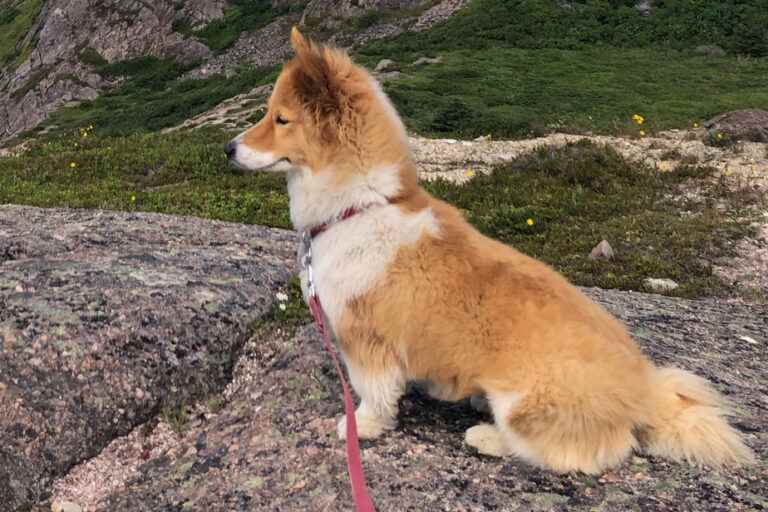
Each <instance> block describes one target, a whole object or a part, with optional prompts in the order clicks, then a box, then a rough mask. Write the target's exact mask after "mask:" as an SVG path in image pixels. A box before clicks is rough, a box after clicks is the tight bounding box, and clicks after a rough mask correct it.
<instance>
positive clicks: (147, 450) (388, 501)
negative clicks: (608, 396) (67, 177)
mask: <svg viewBox="0 0 768 512" xmlns="http://www.w3.org/2000/svg"><path fill="white" fill-rule="evenodd" d="M294 241H295V237H294V235H293V234H292V233H290V232H285V231H280V230H273V229H265V228H259V227H254V226H241V225H234V224H227V223H222V222H212V221H205V220H199V219H194V218H181V217H172V216H166V215H156V214H143V213H142V214H140V213H112V212H98V211H71V210H42V209H35V208H26V207H11V206H5V207H0V347H1V348H2V350H0V410H2V411H3V414H2V415H0V500H2V501H0V502H2V503H3V505H4V506H5V507H6V508H4V509H3V510H9V511H14V512H15V511H22V510H30V509H31V510H34V511H36V512H38V511H39V512H42V511H48V510H51V505H52V504H53V502H54V500H55V501H56V502H57V504H58V505H61V504H63V503H66V504H67V505H68V506H70V505H71V506H72V507H77V508H76V509H80V510H83V511H84V512H89V511H103V510H110V511H112V512H122V511H126V512H128V511H131V512H135V511H141V512H156V511H161V510H206V511H213V512H216V511H222V512H223V511H227V512H230V511H246V510H275V511H277V510H280V511H291V510H297V511H298V510H346V509H349V508H350V507H351V505H350V504H351V498H350V494H349V488H348V483H347V477H346V461H345V458H344V449H343V444H342V443H341V442H340V441H339V440H338V439H337V438H336V434H335V419H336V417H338V416H339V415H340V414H341V412H342V406H341V402H340V400H339V394H338V393H339V385H338V381H337V378H336V376H335V374H334V372H333V370H332V368H331V366H330V363H329V360H328V359H327V357H326V355H325V354H324V353H323V351H322V350H323V349H322V345H321V344H320V340H319V338H318V336H317V333H316V331H315V330H314V328H313V327H311V326H307V327H305V328H303V329H300V330H299V331H298V332H297V333H296V334H292V333H291V331H285V330H281V329H280V328H279V326H277V327H276V328H273V329H271V330H267V331H264V330H259V331H257V333H258V335H257V336H253V337H251V338H250V339H248V340H247V341H246V337H247V333H248V332H249V330H248V324H249V321H250V320H252V319H253V318H255V317H258V315H259V314H260V313H263V312H264V311H265V310H266V309H267V308H269V307H270V305H271V304H272V303H273V301H274V300H275V299H274V298H275V297H276V293H275V292H276V291H277V290H278V288H279V287H280V286H281V285H282V284H284V283H285V280H286V278H287V276H288V274H289V272H290V269H291V268H292V264H293V263H292V262H293V255H294V246H293V244H294ZM585 291H586V292H587V293H588V294H589V295H590V296H592V297H593V298H594V299H595V300H597V301H598V302H600V303H601V304H603V305H604V306H605V307H607V308H608V309H609V310H611V311H612V312H613V313H614V314H615V315H617V316H618V317H619V318H621V319H622V320H623V321H625V322H626V323H627V324H628V325H629V326H630V329H631V331H632V333H633V335H634V337H635V338H636V339H637V340H638V342H639V343H640V344H641V345H642V347H643V349H644V350H645V351H646V353H648V354H649V355H650V357H651V358H652V359H653V360H654V361H656V362H657V363H658V364H660V365H675V366H679V367H683V368H686V369H688V370H691V371H694V372H695V373H697V374H699V375H702V376H705V377H706V378H708V379H709V380H711V381H712V382H713V383H714V385H715V386H716V387H717V388H718V389H720V390H721V391H722V392H723V393H724V394H726V396H728V398H729V399H730V400H731V401H732V402H733V403H734V405H735V407H736V410H737V412H738V417H737V419H735V420H734V425H735V426H736V428H737V429H738V430H740V431H741V432H742V434H743V435H744V438H745V440H746V442H747V443H748V444H749V445H750V446H751V447H752V448H753V449H754V450H755V451H756V453H757V454H758V459H759V462H758V464H757V466H755V467H747V468H741V469H736V470H723V471H712V470H710V469H708V468H695V467H691V466H688V465H686V464H676V463H672V462H669V461H667V460H662V459H657V458H654V457H649V456H646V455H644V454H642V453H640V454H636V455H635V456H633V457H631V458H630V460H628V461H626V462H625V463H624V464H623V465H621V466H620V467H619V468H617V469H615V470H612V471H609V472H606V473H604V474H602V475H599V476H595V477H593V476H586V475H579V474H568V475H556V474H554V473H551V472H548V471H542V470H538V469H535V468H532V467H530V466H528V465H526V464H524V463H522V462H520V461H518V460H515V459H504V460H498V459H492V458H487V457H484V456H480V455H478V454H476V453H475V452H473V451H472V450H471V449H470V448H468V447H467V446H466V445H465V444H464V443H463V435H462V433H463V431H464V430H465V429H466V428H468V427H469V426H471V425H473V424H475V423H476V422H478V421H483V420H487V419H488V418H487V417H485V416H483V415H482V414H480V413H477V412H475V411H474V410H473V409H472V408H471V407H469V405H468V404H466V403H459V404H448V403H442V402H437V401H434V400H431V399H429V398H427V397H425V396H424V395H422V394H421V393H420V392H419V391H418V390H416V389H414V390H411V391H410V392H409V393H408V394H407V396H406V397H404V398H403V400H402V401H401V412H400V415H399V425H398V427H397V429H396V430H395V431H393V432H391V433H389V434H387V435H385V436H384V437H383V438H381V439H379V440H376V441H373V442H368V441H366V442H364V443H363V460H364V463H365V467H366V471H367V474H368V481H369V484H370V488H371V493H372V496H373V498H374V500H375V501H376V503H377V505H378V507H379V509H380V510H455V511H458V510H463V511H480V510H531V511H536V510H541V511H544V510H557V511H565V510H573V511H585V512H586V511H592V510H603V511H609V512H610V511H616V512H618V511H624V510H649V511H673V510H689V511H694V512H699V511H701V512H704V511H711V510H728V511H747V510H756V509H757V510H759V509H761V508H765V507H766V506H768V500H767V499H766V496H768V465H766V462H767V461H766V456H767V455H768V403H766V401H765V397H766V396H768V370H767V369H768V357H767V354H768V350H766V349H768V335H767V333H768V307H767V306H766V305H749V304H742V303H737V302H721V301H717V300H699V301H688V300H680V299H672V298H666V297H661V296H657V295H646V294H642V293H631V292H619V291H603V290H597V289H588V290H585ZM235 360H236V362H235ZM233 364H234V365H235V366H234V370H233V372H232V374H231V375H230V373H229V371H228V369H229V368H231V367H232V365H233ZM227 382H229V384H228V385H227V388H226V390H225V391H224V392H221V389H222V388H223V387H224V385H225V384H226V383H227ZM201 391H202V392H204V393H208V395H207V396H209V397H212V398H210V399H209V400H208V401H209V402H215V403H216V404H217V405H216V407H198V408H192V409H190V412H189V418H188V421H187V422H186V425H183V426H182V429H183V430H182V433H181V434H175V433H173V432H171V431H170V430H169V428H168V425H167V423H165V422H162V421H161V422H160V423H159V424H158V423H157V422H149V423H146V424H144V425H143V426H141V427H140V428H136V429H134V430H131V429H132V428H134V427H137V426H138V425H140V424H142V423H143V422H144V421H145V420H147V419H149V418H151V417H153V416H154V415H156V414H157V412H158V410H159V409H160V408H161V407H162V406H163V405H164V404H167V403H169V402H171V403H173V402H174V401H177V402H178V401H186V400H189V399H191V398H194V397H196V396H200V395H199V393H200V392H201ZM129 433H130V434H129ZM125 434H129V435H127V436H125V437H120V436H123V435H125ZM110 441H111V443H110ZM105 447H108V448H107V449H104V448H105ZM92 457H93V458H92ZM80 461H87V462H86V463H85V464H83V465H81V466H78V467H76V468H74V469H71V468H72V466H73V465H74V464H76V463H78V462H80ZM64 475H66V477H64V478H62V479H60V480H58V482H57V483H56V484H55V485H53V486H51V483H52V480H53V479H54V478H55V477H60V476H64ZM51 489H52V490H53V493H54V494H53V495H52V496H48V492H49V490H51ZM73 509H75V508H73Z"/></svg>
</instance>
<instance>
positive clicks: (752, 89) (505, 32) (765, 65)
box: [359, 0, 768, 137]
mask: <svg viewBox="0 0 768 512" xmlns="http://www.w3.org/2000/svg"><path fill="white" fill-rule="evenodd" d="M634 3H635V2H634V0H612V1H605V0H589V1H582V2H570V4H571V6H570V7H564V6H563V2H555V1H554V0H533V1H509V0H475V1H474V2H472V3H470V5H469V6H468V7H467V8H466V9H464V10H463V11H461V12H460V13H458V14H457V15H455V16H454V17H453V18H451V19H449V20H448V21H447V22H446V23H444V24H442V25H439V26H437V27H435V28H433V29H432V30H430V31H428V32H422V33H408V34H403V35H400V36H397V37H395V38H393V39H389V40H384V41H374V42H372V43H370V44H368V45H366V46H365V47H363V48H361V49H360V51H359V58H360V60H362V61H363V62H365V63H366V64H367V65H369V66H375V64H376V63H377V62H378V61H379V60H380V59H383V58H389V59H393V60H397V61H398V63H399V65H400V69H401V71H403V72H404V76H403V78H401V79H399V80H394V81H391V82H388V83H387V86H386V90H387V92H388V93H389V94H390V96H391V97H392V99H393V101H394V103H395V104H396V105H397V107H398V109H399V110H400V111H401V112H402V113H403V114H404V117H405V120H406V123H407V125H408V126H409V128H411V129H413V130H415V131H418V132H420V133H423V134H427V135H434V136H450V137H476V136H479V135H485V134H491V135H494V136H496V137H526V136H530V135H541V134H543V133H547V132H551V131H555V130H559V131H573V132H584V131H594V132H598V133H625V132H626V131H627V129H628V127H630V126H631V124H630V123H628V121H627V120H628V119H629V117H630V116H631V115H632V114H634V113H637V112H643V113H645V114H646V117H647V118H648V120H649V121H650V124H649V125H646V131H647V132H649V133H650V131H652V130H654V129H666V128H672V127H686V126H690V124H691V123H692V122H695V121H699V120H701V119H706V118H709V117H711V116H712V115H714V114H717V113H719V112H722V111H726V110H733V109H737V108H749V107H761V106H762V107H765V106H766V105H768V89H766V88H765V86H764V82H765V76H766V74H768V58H767V57H766V55H768V30H766V29H765V27H766V26H768V18H766V16H768V9H766V8H765V7H766V6H765V4H764V2H763V1H762V0H761V1H750V2H745V1H724V2H690V1H689V0H667V1H665V2H655V3H654V4H655V8H654V9H655V11H654V14H653V15H652V16H642V15H641V14H640V13H639V12H638V11H637V9H635V8H634V7H633V5H634ZM761 4H762V7H761ZM760 20H763V21H762V22H761V21H760ZM750 34H751V35H750ZM755 34H757V35H755ZM761 34H762V35H761ZM704 43H708V44H712V43H717V44H720V45H722V46H723V47H724V48H726V49H727V50H729V51H734V52H740V53H743V54H747V55H751V56H753V57H752V58H749V57H748V58H737V57H736V56H720V57H716V56H714V57H713V56H705V55H700V54H698V53H696V52H695V51H694V50H695V48H696V47H697V46H699V45H702V44H704ZM424 55H430V56H437V55H439V56H440V57H441V58H442V60H443V62H442V63H441V64H439V65H432V66H422V67H415V66H412V65H409V64H410V63H412V62H414V61H415V60H416V59H417V58H418V57H420V56H424Z"/></svg>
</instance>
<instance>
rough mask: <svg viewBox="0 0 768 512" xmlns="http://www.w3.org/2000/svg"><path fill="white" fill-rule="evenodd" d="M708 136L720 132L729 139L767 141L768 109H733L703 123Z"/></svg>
mask: <svg viewBox="0 0 768 512" xmlns="http://www.w3.org/2000/svg"><path fill="white" fill-rule="evenodd" d="M703 126H704V128H706V129H707V132H708V134H709V136H711V137H714V136H717V134H721V135H723V136H724V137H726V138H727V139H728V140H731V141H739V140H743V141H749V142H768V111H766V110H759V109H753V110H735V111H733V112H726V113H725V114H720V115H719V116H715V117H713V118H712V119H710V120H709V121H706V122H705V123H703Z"/></svg>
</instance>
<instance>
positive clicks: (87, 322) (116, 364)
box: [0, 206, 295, 512]
mask: <svg viewBox="0 0 768 512" xmlns="http://www.w3.org/2000/svg"><path fill="white" fill-rule="evenodd" d="M294 245H295V236H294V235H293V233H291V232H287V231H282V230H273V229H267V228H260V227H254V226H243V225H236V224H227V223H223V222H210V221H204V220H199V219H185V218H181V217H173V216H167V215H156V214H145V213H113V212H102V211H88V210H41V209H36V208H26V207H12V206H0V381H1V382H2V383H3V386H5V387H4V390H3V391H2V392H0V411H2V414H0V502H1V503H2V504H3V505H2V510H3V511H6V510H7V511H9V512H13V511H17V510H28V509H29V507H31V506H32V505H34V504H35V503H36V502H38V501H39V500H41V499H42V498H43V497H45V496H46V494H47V493H48V491H49V489H50V485H51V482H52V481H53V479H54V478H56V477H59V476H62V474H63V472H64V471H66V470H67V469H68V468H69V467H71V466H72V465H74V464H76V463H78V462H80V461H82V460H85V459H88V458H90V457H93V456H94V455H96V454H98V453H99V452H100V451H101V449H102V448H104V447H105V446H106V445H107V444H108V443H109V442H110V441H112V440H113V439H115V438H116V437H119V436H123V435H125V434H126V433H128V432H129V431H130V430H131V429H133V428H134V427H136V426H137V425H139V424H141V423H144V422H145V421H147V420H148V419H150V418H152V417H153V416H155V415H156V414H157V412H158V411H159V410H160V409H162V408H163V407H165V406H168V407H173V406H174V404H178V403H184V402H186V401H189V400H192V399H194V398H195V397H198V396H204V395H207V394H209V393H211V392H217V391H221V390H222V389H223V387H224V386H225V385H226V383H227V382H228V375H229V372H230V370H231V368H232V365H233V364H234V358H235V357H236V354H237V352H238V350H239V348H240V347H241V345H242V344H243V343H244V341H245V340H246V338H247V334H248V332H249V327H248V326H249V322H250V321H251V320H252V319H255V318H258V317H259V316H260V315H261V314H263V313H264V312H265V311H267V309H269V308H270V306H271V304H272V303H273V302H274V300H275V299H274V293H275V291H276V289H277V288H278V287H281V286H282V285H283V284H284V283H285V282H286V280H287V279H288V277H289V275H290V272H291V268H292V265H293V261H294V258H295V247H294ZM32 360H35V362H36V363H37V364H36V365H35V366H32V365H31V364H30V362H31V361H32ZM78 502H79V501H78ZM79 503H81V502H79Z"/></svg>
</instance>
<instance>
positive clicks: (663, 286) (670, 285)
mask: <svg viewBox="0 0 768 512" xmlns="http://www.w3.org/2000/svg"><path fill="white" fill-rule="evenodd" d="M643 285H644V286H645V287H646V288H648V289H649V290H652V291H654V292H671V291H672V290H674V289H676V288H677V287H679V286H680V285H679V284H677V283H676V282H674V281H673V280H672V279H655V278H653V277H649V278H647V279H645V280H644V281H643Z"/></svg>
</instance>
